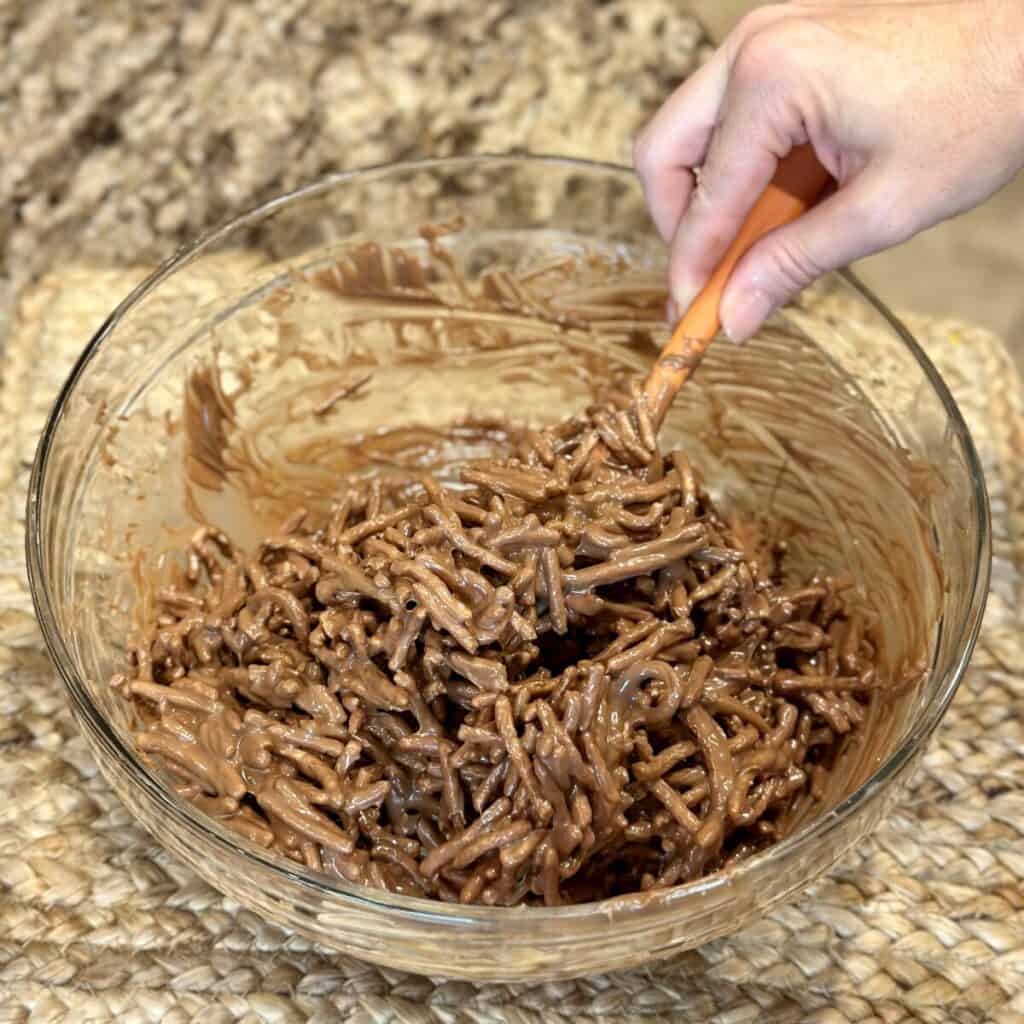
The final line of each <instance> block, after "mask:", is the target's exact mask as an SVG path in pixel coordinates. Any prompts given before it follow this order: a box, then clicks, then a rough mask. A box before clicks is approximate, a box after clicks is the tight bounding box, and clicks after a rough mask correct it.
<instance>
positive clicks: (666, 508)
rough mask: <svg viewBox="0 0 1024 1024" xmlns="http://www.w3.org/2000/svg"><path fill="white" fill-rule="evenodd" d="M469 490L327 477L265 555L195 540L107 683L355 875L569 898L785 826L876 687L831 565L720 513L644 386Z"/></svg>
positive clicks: (231, 798) (229, 784)
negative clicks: (787, 554) (662, 425)
mask: <svg viewBox="0 0 1024 1024" xmlns="http://www.w3.org/2000/svg"><path fill="white" fill-rule="evenodd" d="M461 477H462V481H461V485H449V486H442V485H441V484H439V483H438V482H437V480H435V479H433V478H431V477H427V478H423V479H418V480H408V481H404V482H403V481H394V480H387V481H385V480H382V479H369V480H367V479H362V480H357V481H353V482H350V483H349V484H348V485H345V486H342V488H341V490H340V494H339V498H338V501H337V503H336V505H335V506H334V508H333V511H332V512H331V514H330V516H329V518H328V519H327V520H326V521H323V522H315V521H312V519H311V518H310V517H309V516H307V515H306V514H305V513H304V512H302V511H301V510H300V511H298V512H297V513H296V514H295V515H294V516H293V517H292V518H291V519H290V521H289V522H287V523H285V524H284V525H283V526H282V528H281V530H280V532H279V533H277V534H276V535H275V536H271V537H267V538H266V539H265V540H264V541H263V542H262V543H261V544H260V545H259V547H258V548H257V549H256V550H255V551H253V552H245V551H242V550H239V549H238V548H237V547H236V546H235V545H234V544H233V543H232V541H231V539H230V538H228V537H227V536H225V535H224V534H222V533H220V532H218V531H217V530H214V529H208V528H207V529H201V530H199V531H198V532H197V533H196V534H195V536H194V538H193V539H192V541H191V543H190V544H189V545H188V548H187V551H186V552H185V553H184V554H185V560H184V563H183V567H182V568H181V569H180V571H179V573H178V577H177V578H176V579H175V580H174V581H172V583H171V585H169V586H167V587H165V588H164V589H162V590H160V592H159V593H157V594H156V595H154V601H155V606H156V608H157V614H156V615H155V618H154V621H153V622H152V624H151V626H150V628H149V630H148V633H147V635H146V636H145V637H144V640H143V642H142V643H141V644H140V645H139V646H137V647H136V648H134V649H133V650H132V652H131V663H132V668H131V671H130V672H129V673H128V674H126V675H121V676H118V677H117V678H116V679H115V680H114V684H115V686H117V687H118V689H119V690H120V692H121V693H122V694H123V695H124V696H125V697H126V698H127V699H129V700H131V701H132V702H134V704H135V706H136V709H137V711H138V713H139V716H140V717H141V720H142V722H143V723H144V727H143V728H142V730H141V731H140V732H139V734H138V745H139V747H140V749H141V750H142V752H143V753H144V755H145V756H146V757H148V758H150V759H152V760H153V761H154V762H156V763H158V764H159V765H160V766H161V767H162V768H163V769H164V770H165V771H166V773H167V774H168V775H169V777H170V779H171V780H172V783H173V785H174V788H175V789H176V790H177V791H178V792H179V793H180V794H181V795H182V796H183V797H185V798H186V799H187V800H189V801H191V802H192V803H194V804H195V805H196V806H197V807H198V808H200V809H201V810H202V811H204V812H205V813H207V814H209V815H210V816H211V817H213V818H216V819H217V820H218V821H220V822H221V823H222V824H223V825H225V826H227V827H228V828H230V829H233V830H235V831H236V832H238V833H240V834H241V835H243V836H244V837H245V838H246V839H249V840H251V841H253V842H255V843H257V844H259V845H260V846H262V847H265V848H267V849H272V850H275V851H277V852H278V853H279V854H280V855H281V856H282V857H286V858H289V859H290V860H293V861H297V862H299V863H301V864H303V865H305V866H306V867H308V868H311V869H313V870H316V871H322V872H325V873H327V874H329V875H334V876H338V877H340V878H343V879H346V880H347V881H349V882H355V883H359V884H363V885H368V886H374V887H378V888H382V889H388V890H391V891H394V892H398V893H403V894H407V895H416V896H426V897H433V898H437V899H441V900H448V901H458V902H462V903H480V904H487V905H501V906H506V905H508V906H511V905H515V904H544V905H547V906H556V905H559V904H565V903H575V902H582V901H588V900H594V899H599V898H602V897H606V896H613V895H618V894H625V893H632V892H638V891H643V890H649V889H655V888H660V887H665V886H670V885H673V884H676V883H680V882H685V881H687V880H690V879H694V878H698V877H700V876H702V875H705V874H708V873H710V872H713V871H716V870H719V869H721V868H723V867H725V866H727V865H729V864H731V863H733V862H735V861H738V860H740V859H741V858H744V857H746V856H748V855H749V854H751V853H752V852H754V851H756V850H759V849H761V848H763V847H765V846H766V845H768V844H771V843H772V842H774V841H776V840H777V839H778V838H780V837H781V836H782V835H784V834H785V833H786V831H787V829H788V827H789V824H790V822H791V821H792V819H793V818H794V816H795V815H797V814H798V813H799V812H800V811H801V810H805V809H806V807H807V805H808V803H809V802H813V801H814V800H815V799H816V796H817V795H820V793H821V791H822V790H823V787H824V784H825V781H826V778H827V776H828V774H829V773H830V772H831V771H832V769H833V767H834V765H835V762H836V758H837V754H838V752H839V750H840V747H841V746H842V744H843V742H844V740H845V739H848V738H849V736H850V734H851V733H855V732H856V730H858V728H859V727H860V726H861V725H862V724H863V722H864V719H865V715H866V710H867V706H868V702H869V700H870V699H871V697H872V695H873V694H875V693H876V692H878V691H879V690H880V689H882V688H884V686H885V685H886V683H885V680H884V679H883V678H882V674H881V673H880V672H879V671H878V670H877V668H876V661H877V654H878V652H877V650H876V639H875V635H874V629H873V626H872V624H871V622H870V619H869V616H868V615H867V614H866V613H865V612H864V611H863V609H860V608H859V607H858V606H857V604H856V602H854V601H853V600H852V599H851V595H852V591H851V590H850V589H849V585H848V584H845V583H844V582H843V581H840V580H837V579H833V578H830V577H824V576H819V577H814V578H811V579H808V580H807V581H806V582H805V583H804V584H803V585H801V586H793V585H783V583H782V582H781V559H782V558H783V557H784V550H783V549H784V545H775V546H774V547H773V546H771V545H769V544H766V543H764V542H762V541H761V540H759V537H758V534H757V531H750V530H745V531H742V535H741V532H740V531H738V529H736V528H734V527H731V526H730V525H729V524H727V522H726V521H725V520H724V519H723V517H722V516H721V515H720V514H719V513H718V512H717V511H716V509H715V508H714V507H713V505H712V504H711V502H710V500H709V498H708V495H707V493H706V492H705V490H704V488H703V486H702V483H701V480H700V477H699V475H698V473H697V470H696V469H695V467H693V466H692V465H691V464H690V462H689V460H688V459H687V457H686V454H685V453H684V452H681V451H672V452H668V453H664V452H662V451H661V450H660V448H659V445H658V440H657V438H656V436H655V432H654V430H653V428H652V424H651V421H650V418H649V416H648V413H647V409H646V406H645V404H644V401H643V399H642V398H641V397H640V389H639V387H638V386H637V384H636V383H634V384H633V386H632V389H631V391H630V390H629V389H627V390H624V391H621V392H616V393H613V394H610V395H607V396H605V397H604V399H602V400H601V401H598V402H596V403H595V404H594V405H593V406H592V407H591V408H590V409H588V410H587V411H586V414H585V415H583V416H580V417H578V418H574V419H570V420H566V421H564V422H562V423H559V424H558V425H556V426H553V427H551V428H549V429H546V430H543V431H539V432H529V431H522V432H520V435H519V440H518V444H517V446H516V454H515V455H514V456H512V457H508V458H502V459H489V460H481V461H478V462H475V463H473V464H471V465H470V467H469V468H467V469H465V470H464V471H463V472H462V474H461Z"/></svg>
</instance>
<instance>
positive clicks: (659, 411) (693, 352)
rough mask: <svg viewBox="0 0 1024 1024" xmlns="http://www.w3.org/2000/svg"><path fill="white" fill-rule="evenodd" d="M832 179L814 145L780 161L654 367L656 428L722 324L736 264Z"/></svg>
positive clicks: (649, 393) (648, 391)
mask: <svg viewBox="0 0 1024 1024" xmlns="http://www.w3.org/2000/svg"><path fill="white" fill-rule="evenodd" d="M829 180H830V179H829V174H828V171H826V170H825V168H824V167H822V166H821V164H820V163H819V161H818V158H817V157H816V156H815V155H814V150H813V149H812V148H811V147H810V146H799V147H797V148H796V149H794V150H793V151H792V152H791V153H790V154H789V155H788V156H787V157H786V158H785V159H784V160H782V161H781V162H780V163H779V167H778V170H777V171H776V173H775V177H774V179H773V180H772V183H771V184H770V185H769V186H768V188H767V189H766V190H765V191H764V193H763V194H762V195H761V197H760V198H759V199H758V201H757V203H756V205H755V206H754V208H753V209H752V210H751V211H750V214H749V216H748V217H747V219H746V221H745V222H744V224H743V227H742V228H741V229H740V233H739V234H738V235H737V236H736V238H735V240H734V241H733V243H732V245H730V246H729V249H728V250H727V251H726V254H725V256H724V257H723V258H722V262H721V263H719V264H718V267H717V268H716V269H715V272H714V274H712V275H711V280H710V281H708V283H707V285H705V287H704V290H703V291H702V292H701V293H700V295H698V296H697V298H696V300H695V301H694V303H693V305H692V306H690V308H689V309H688V310H687V311H686V314H685V315H684V316H683V318H682V320H680V321H679V324H678V325H677V326H676V329H675V331H674V332H673V333H672V337H671V339H670V340H669V343H668V344H667V345H666V346H665V348H664V349H662V352H661V355H660V356H659V357H658V361H657V363H655V364H654V366H653V367H652V369H651V372H650V374H649V376H648V378H647V383H646V385H645V387H644V394H645V395H646V397H647V405H648V408H649V409H650V412H651V418H652V419H653V421H654V424H655V426H656V427H657V426H658V425H660V424H661V421H662V419H664V417H665V413H666V412H667V411H668V408H669V406H670V405H671V404H672V400H673V399H674V398H675V396H676V392H677V391H678V390H679V389H680V388H681V387H682V386H683V384H685V383H686V381H687V379H688V378H689V377H690V375H691V374H692V373H693V371H694V370H695V369H696V368H697V365H698V364H699V363H700V360H701V358H702V357H703V355H704V353H705V352H706V351H707V349H708V346H709V345H710V344H711V340H712V339H713V338H714V337H715V335H716V334H717V333H718V330H719V328H720V327H721V321H720V320H719V316H718V307H719V303H720V302H721V301H722V292H723V291H724V290H725V285H726V282H727V281H728V280H729V276H730V275H731V274H732V272H733V270H735V269H736V264H737V263H739V261H740V259H742V257H743V256H744V255H745V254H746V252H747V251H748V250H749V249H750V248H751V247H752V246H753V245H754V243H755V242H757V241H759V240H760V239H761V238H763V237H764V236H765V235H767V234H768V233H769V232H770V231H774V230H775V228H778V227H781V226H782V225H783V224H788V223H790V222H791V221H794V220H796V219H797V217H799V216H800V215H801V214H802V213H804V212H805V211H806V210H807V209H808V208H809V207H811V206H813V205H814V203H816V202H817V201H818V199H819V198H820V197H821V194H822V192H824V190H825V187H826V185H827V184H828V182H829Z"/></svg>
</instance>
